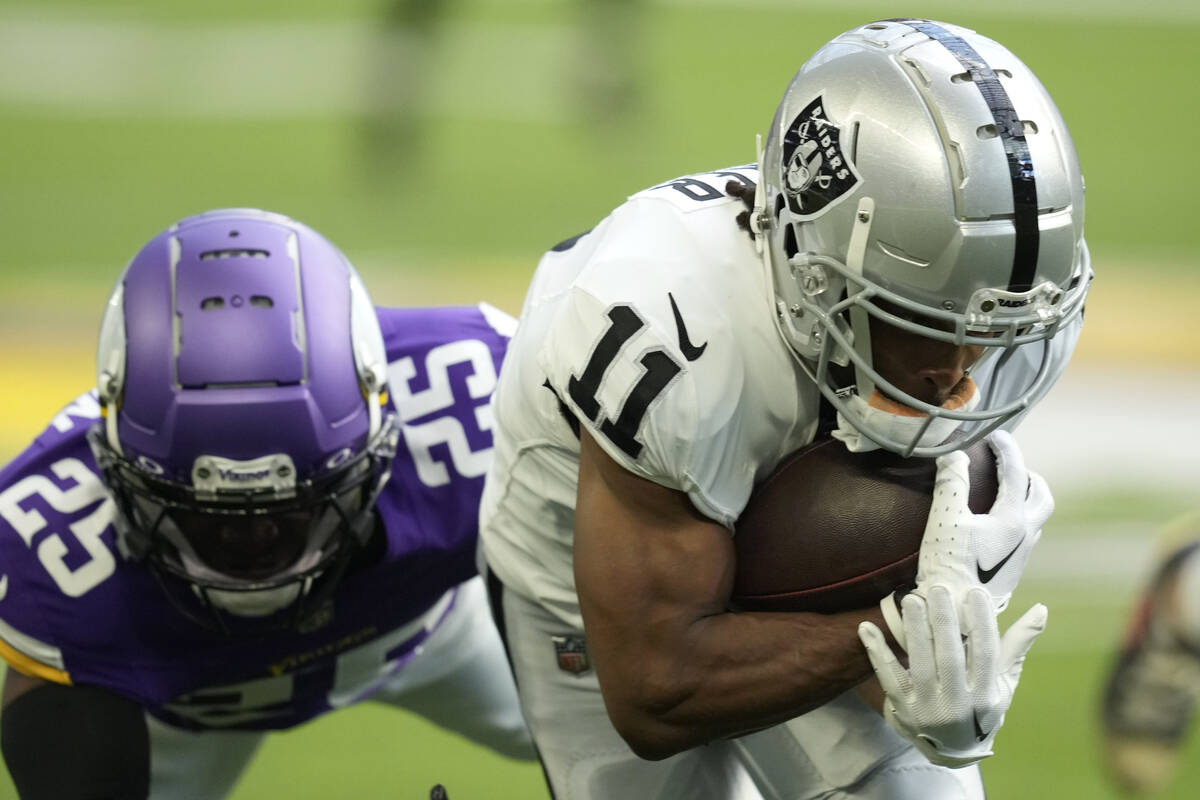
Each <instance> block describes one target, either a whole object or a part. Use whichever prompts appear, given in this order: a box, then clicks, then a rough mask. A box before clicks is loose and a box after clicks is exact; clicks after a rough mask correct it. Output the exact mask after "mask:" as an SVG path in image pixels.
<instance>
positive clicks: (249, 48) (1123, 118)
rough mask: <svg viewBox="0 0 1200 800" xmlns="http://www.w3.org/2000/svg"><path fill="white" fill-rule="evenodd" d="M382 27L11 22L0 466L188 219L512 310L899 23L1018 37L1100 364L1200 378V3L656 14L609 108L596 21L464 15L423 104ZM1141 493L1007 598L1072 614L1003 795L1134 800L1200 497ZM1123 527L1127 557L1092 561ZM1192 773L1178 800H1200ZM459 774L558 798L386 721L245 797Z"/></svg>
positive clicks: (1049, 640) (678, 8) (397, 721)
mask: <svg viewBox="0 0 1200 800" xmlns="http://www.w3.org/2000/svg"><path fill="white" fill-rule="evenodd" d="M384 5H385V4H384V3H383V2H382V1H381V0H342V1H341V2H337V3H332V2H329V1H328V0H290V2H284V0H210V1H209V2H207V3H203V4H199V3H182V2H174V1H172V0H89V2H86V3H85V2H83V0H74V2H65V1H64V0H36V2H35V1H34V0H30V2H25V3H16V2H11V0H0V381H2V384H0V390H2V391H3V394H2V396H3V398H4V400H3V408H4V412H5V413H4V414H3V415H0V461H2V460H4V459H6V458H8V457H11V456H12V455H13V454H14V453H16V452H17V451H18V450H19V449H20V448H21V447H23V446H24V444H25V443H26V442H27V441H28V439H29V438H30V436H32V435H33V434H34V433H35V432H36V431H37V430H38V429H39V428H40V427H41V426H42V425H44V424H45V422H46V420H47V419H48V417H49V416H50V414H51V413H52V412H53V410H54V409H55V408H56V407H57V406H59V405H61V404H62V403H65V402H66V401H67V400H69V399H70V398H71V397H73V396H74V395H75V394H77V393H78V392H79V391H81V390H82V389H84V388H86V387H88V386H90V385H91V382H92V377H91V370H92V368H91V359H92V350H93V347H94V336H95V329H96V325H97V324H98V321H99V317H100V312H101V308H102V305H103V302H104V299H105V297H106V295H107V292H108V290H109V288H110V286H111V283H112V281H113V279H114V278H115V277H116V275H117V273H118V272H119V270H120V269H121V267H122V266H123V265H124V264H125V262H126V261H127V260H128V258H129V257H130V256H131V255H132V253H133V252H134V250H135V249H136V247H137V246H138V245H140V244H141V243H142V242H143V241H145V240H146V239H147V238H149V237H150V236H151V235H152V234H154V233H155V232H157V231H158V230H160V229H161V228H163V227H165V226H166V225H167V224H169V223H170V222H172V221H173V220H175V219H177V218H179V217H181V216H184V215H187V214H191V213H195V212H197V211H201V210H204V209H206V208H211V207H217V206H244V205H251V206H261V207H266V208H272V209H275V210H279V211H282V212H285V213H288V214H291V215H292V216H295V217H297V218H299V219H301V220H304V221H306V222H308V223H310V224H312V225H313V226H314V227H316V228H317V229H319V230H321V231H322V232H323V233H325V234H327V235H328V236H329V237H330V238H331V239H333V240H334V241H335V242H337V243H338V244H339V245H340V246H341V247H342V248H343V249H344V250H345V251H346V253H347V254H348V255H349V256H350V258H351V259H352V260H353V261H355V263H357V264H358V265H359V267H360V269H361V270H362V271H363V273H364V276H365V279H366V281H367V283H368V286H369V287H370V288H371V289H372V291H373V294H374V297H375V299H376V301H377V302H379V303H381V304H397V305H399V304H427V303H441V302H447V303H451V302H453V303H468V302H475V301H477V300H480V299H487V300H489V301H491V302H493V303H495V304H496V305H499V306H501V307H504V308H506V309H508V310H510V311H514V312H515V311H516V310H517V309H518V308H519V304H520V298H521V296H522V294H523V291H524V287H525V283H526V281H527V279H528V277H529V275H530V273H531V271H532V269H533V266H534V263H535V261H536V259H537V256H538V254H539V253H540V251H541V250H543V249H544V248H546V247H547V246H549V245H551V244H553V243H554V242H556V241H559V240H561V239H563V238H565V237H567V236H570V235H573V234H575V233H577V232H579V231H582V230H584V229H586V228H589V227H590V226H592V225H593V224H594V223H595V222H596V221H597V220H598V219H599V218H600V217H601V216H602V215H603V214H604V213H606V212H607V211H608V210H609V209H611V208H612V207H613V206H614V205H616V204H617V203H619V202H620V201H621V200H622V198H623V197H624V196H626V195H627V194H629V193H631V192H633V191H636V190H637V189H640V188H642V187H644V186H647V185H650V184H652V183H654V182H657V181H661V180H664V179H668V178H671V177H674V176H676V175H678V174H682V173H686V172H690V171H701V170H706V169H711V168H715V167H720V166H727V165H733V164H740V163H747V162H750V161H752V160H753V159H754V135H755V134H756V133H759V132H761V131H763V130H764V129H765V128H766V125H767V123H768V122H769V121H770V117H771V114H772V113H773V111H774V108H775V105H776V103H777V101H778V96H779V94H780V92H781V91H782V89H783V88H784V86H785V85H786V83H787V81H788V79H789V78H790V76H791V74H792V72H793V71H794V70H795V69H796V67H798V66H799V64H800V63H801V62H802V61H803V59H804V58H805V57H806V55H807V54H809V53H810V52H812V50H813V49H815V48H816V47H817V46H819V45H820V44H821V43H823V42H824V41H826V40H827V39H829V38H830V37H832V36H833V35H835V34H836V33H838V32H840V31H842V30H844V29H846V28H849V27H851V26H854V25H857V24H860V23H862V22H866V21H869V20H872V19H879V18H887V17H895V16H898V15H901V14H905V15H926V16H930V17H933V18H938V19H947V20H950V21H954V22H958V23H961V24H966V25H970V26H973V27H975V28H976V29H978V30H980V31H981V32H983V33H985V34H988V35H991V36H993V37H995V38H996V39H998V40H1000V41H1002V42H1004V43H1005V44H1007V45H1008V46H1009V47H1011V48H1012V49H1013V50H1014V51H1015V52H1016V53H1017V54H1018V55H1020V56H1021V57H1023V58H1024V59H1025V60H1026V61H1027V62H1028V63H1029V64H1030V66H1032V67H1033V68H1034V69H1035V71H1037V72H1038V74H1039V76H1040V77H1041V78H1042V80H1043V82H1044V83H1045V84H1046V85H1047V87H1048V88H1049V89H1050V90H1051V92H1052V93H1053V94H1054V96H1055V98H1056V100H1057V101H1058V103H1059V106H1060V108H1061V110H1062V112H1063V114H1064V116H1065V117H1066V119H1067V121H1068V123H1069V124H1070V126H1071V131H1072V134H1073V136H1074V138H1075V142H1076V144H1077V147H1078V150H1079V154H1080V159H1081V162H1082V164H1083V167H1084V173H1085V176H1086V179H1087V190H1088V223H1087V229H1088V239H1089V242H1090V244H1091V247H1092V252H1093V258H1094V261H1095V266H1096V270H1097V273H1098V276H1099V277H1098V281H1097V284H1096V287H1095V289H1094V291H1093V294H1092V297H1091V298H1090V300H1089V305H1088V329H1087V332H1086V333H1085V336H1084V339H1083V341H1082V343H1081V346H1080V353H1079V356H1078V357H1079V359H1080V360H1081V361H1083V362H1086V363H1088V364H1090V365H1093V366H1095V367H1097V368H1100V369H1105V370H1112V371H1113V372H1114V373H1121V371H1125V370H1132V369H1134V368H1135V367H1136V366H1138V365H1140V364H1142V363H1147V362H1148V363H1151V364H1157V365H1159V366H1163V365H1167V366H1170V367H1171V368H1174V369H1185V370H1188V371H1189V372H1194V371H1195V370H1196V369H1197V367H1198V365H1200V314H1196V313H1195V311H1194V308H1193V306H1194V305H1196V304H1197V302H1200V270H1197V269H1196V268H1195V266H1196V258H1195V255H1194V254H1195V252H1196V251H1197V248H1198V246H1200V232H1198V228H1197V225H1196V224H1195V222H1194V219H1193V218H1194V216H1195V213H1196V211H1197V209H1198V206H1197V202H1196V200H1195V196H1196V193H1195V187H1196V186H1198V185H1200V157H1197V155H1196V152H1195V141H1196V136H1195V130H1196V128H1197V123H1198V122H1200V110H1198V109H1200V84H1197V83H1196V82H1195V80H1194V76H1195V74H1196V73H1197V70H1198V69H1200V51H1198V49H1197V48H1196V46H1195V42H1196V41H1197V35H1198V34H1200V6H1196V5H1195V4H1190V5H1189V4H1180V3H1176V2H1173V0H1146V1H1145V2H1142V3H1138V4H1128V3H1122V2H1118V0H1096V2H1093V3H1090V4H1088V6H1087V8H1088V11H1086V12H1084V11H1082V10H1080V9H1081V8H1082V6H1081V5H1079V4H1076V3H1071V2H1067V0H1039V1H1037V2H1035V0H1011V1H1010V2H1008V3H1005V4H1003V5H1000V4H994V5H985V4H974V5H972V6H971V7H969V8H961V7H960V6H961V4H954V3H950V2H948V1H943V2H912V3H908V4H904V5H898V4H890V3H881V2H869V1H868V0H842V2H832V0H817V2H801V0H656V1H654V2H651V1H649V0H647V2H644V3H642V4H641V6H640V7H639V9H638V11H637V13H636V14H634V15H633V17H631V19H629V20H626V21H625V23H622V24H627V27H624V28H622V27H621V25H620V24H618V23H619V22H620V21H618V23H613V25H615V26H616V27H615V30H616V31H617V36H616V39H615V40H614V41H618V42H619V44H620V46H619V47H615V48H613V49H615V50H618V51H621V52H624V53H625V55H624V56H623V57H621V58H620V59H617V60H618V62H619V63H618V64H617V66H618V67H620V64H626V65H627V66H626V67H624V68H623V69H625V70H626V72H627V73H628V74H629V75H631V76H633V80H632V82H631V84H630V85H629V86H626V87H625V89H626V93H624V94H617V96H618V97H619V98H620V104H619V107H613V106H611V105H607V104H606V103H605V101H604V98H605V97H607V96H610V95H605V94H603V93H598V92H597V90H596V89H595V86H594V84H595V81H590V80H589V75H592V74H593V73H594V72H595V71H596V69H597V64H600V65H602V64H603V63H604V61H603V57H602V56H603V54H601V55H600V56H597V53H596V46H597V45H596V41H597V37H599V36H600V35H601V33H602V31H603V30H605V29H606V28H605V26H604V24H603V23H602V22H601V23H598V22H597V19H596V18H595V17H594V16H591V17H590V16H587V14H586V13H585V11H584V10H583V9H585V8H586V7H587V4H586V3H585V2H584V1H583V0H456V2H448V3H446V5H447V6H448V7H449V11H448V13H447V16H446V18H445V19H444V20H443V21H442V24H441V25H440V26H438V27H437V28H436V30H434V31H432V34H433V39H432V40H431V41H432V44H431V45H430V46H429V48H428V51H427V59H426V60H425V61H423V62H422V63H423V64H424V67H423V69H422V71H423V73H424V74H425V75H426V79H425V80H423V81H406V80H405V79H404V77H403V76H404V74H407V72H406V71H405V70H404V69H401V68H400V67H397V66H395V64H397V63H399V62H395V61H393V62H390V63H392V64H393V67H392V68H390V69H388V68H384V67H380V66H379V62H378V60H377V59H375V58H373V57H372V55H371V54H372V53H373V52H375V51H376V49H377V47H378V42H379V40H380V38H381V37H382V34H381V33H380V31H381V23H380V19H381V18H382V16H383V13H382V10H383V8H384ZM398 35H401V36H403V33H401V34H398ZM404 91H409V92H412V93H413V96H415V97H418V98H419V99H418V100H417V101H414V102H413V103H412V108H413V109H414V113H413V115H412V117H411V118H410V119H403V118H398V117H396V116H395V115H392V114H388V113H384V112H383V111H381V108H382V107H385V106H387V105H388V104H389V103H395V102H397V101H396V98H397V97H398V96H400V95H402V93H403V92H404ZM1151 389H1153V390H1154V391H1163V390H1164V387H1161V386H1156V387H1148V390H1151ZM1165 390H1168V391H1169V386H1168V387H1165ZM1180 406H1181V409H1182V410H1183V413H1189V414H1192V415H1195V414H1197V413H1200V412H1197V411H1196V403H1195V401H1194V399H1192V398H1184V399H1181V400H1180ZM1135 413H1136V409H1130V414H1131V417H1132V415H1134V414H1135ZM1106 435H1121V433H1120V432H1108V433H1107V434H1106ZM1063 446H1064V447H1067V446H1071V443H1067V442H1064V443H1063ZM1133 478H1134V483H1135V484H1136V485H1135V486H1134V487H1133V489H1132V490H1131V491H1129V492H1127V493H1124V494H1120V495H1116V494H1115V493H1114V492H1113V489H1114V487H1111V486H1096V487H1093V491H1091V492H1090V493H1086V494H1085V493H1082V492H1077V493H1075V494H1072V495H1067V496H1063V495H1061V494H1060V495H1059V508H1060V511H1059V513H1058V515H1057V516H1056V518H1055V520H1054V521H1053V522H1052V527H1051V528H1050V529H1048V530H1047V532H1046V539H1045V542H1044V544H1043V548H1044V549H1045V548H1046V547H1047V546H1048V545H1050V544H1051V542H1052V541H1053V542H1057V543H1060V546H1059V545H1056V546H1057V547H1058V549H1054V550H1053V553H1054V554H1055V558H1052V559H1050V562H1051V563H1048V564H1047V565H1046V566H1045V567H1044V568H1040V567H1039V569H1038V570H1036V571H1035V570H1033V568H1032V567H1031V573H1030V575H1029V576H1028V578H1027V579H1026V581H1025V583H1024V584H1023V588H1022V591H1021V594H1020V595H1019V596H1018V598H1017V599H1016V600H1015V601H1014V606H1015V607H1021V608H1023V607H1024V605H1027V604H1028V603H1029V602H1032V601H1033V600H1036V599H1042V600H1045V601H1047V602H1048V603H1049V604H1050V606H1051V618H1050V627H1049V630H1048V632H1047V633H1046V635H1045V637H1044V638H1043V640H1042V641H1040V642H1039V643H1038V645H1037V646H1036V647H1035V650H1034V652H1033V654H1032V655H1031V657H1030V661H1029V668H1028V671H1027V672H1026V676H1025V677H1024V678H1023V680H1022V683H1021V686H1022V688H1021V690H1020V692H1019V693H1018V695H1017V701H1016V704H1015V705H1014V708H1013V709H1012V711H1011V713H1010V715H1009V720H1008V722H1007V724H1006V727H1005V729H1004V731H1003V732H1002V733H1001V735H1000V738H999V745H998V755H997V756H996V757H995V758H993V759H991V760H990V761H989V762H988V763H987V764H986V767H985V774H986V777H987V781H988V786H989V797H991V798H993V800H996V799H997V798H999V799H1000V800H1004V799H1005V798H1012V799H1016V798H1028V797H1033V798H1040V797H1046V798H1054V799H1055V800H1074V798H1108V797H1114V796H1115V795H1111V794H1109V793H1107V789H1106V788H1105V787H1104V785H1103V783H1102V780H1101V773H1100V764H1099V755H1098V753H1099V751H1098V749H1097V747H1096V741H1095V739H1096V732H1095V731H1096V728H1095V725H1094V722H1095V719H1096V707H1095V699H1096V691H1097V686H1098V682H1099V681H1100V679H1101V675H1102V671H1103V669H1104V668H1105V666H1106V662H1107V658H1108V656H1109V654H1110V652H1111V649H1112V647H1113V644H1114V641H1115V637H1116V635H1117V633H1118V631H1119V630H1120V628H1121V626H1122V624H1123V623H1122V620H1123V616H1124V608H1125V606H1126V604H1127V602H1128V599H1129V598H1130V597H1131V595H1132V593H1133V592H1134V590H1135V585H1136V581H1137V579H1138V577H1139V575H1140V572H1139V569H1140V565H1143V564H1144V563H1145V561H1144V554H1145V552H1146V550H1145V549H1144V546H1143V543H1144V542H1146V539H1147V537H1148V535H1149V533H1151V532H1152V531H1153V530H1154V529H1155V528H1156V527H1157V526H1158V525H1159V524H1160V523H1161V522H1163V521H1165V520H1166V518H1167V517H1168V516H1169V515H1170V514H1171V513H1173V512H1174V511H1176V510H1178V509H1180V508H1182V507H1184V506H1185V505H1186V504H1187V502H1188V500H1189V499H1190V498H1188V497H1181V496H1179V495H1178V494H1167V493H1164V492H1161V491H1158V489H1157V487H1156V485H1155V482H1154V478H1153V476H1146V477H1141V478H1140V479H1139V476H1133ZM1139 480H1140V483H1139V482H1138V481H1139ZM1101 534H1103V537H1107V538H1104V539H1103V541H1105V542H1107V543H1109V544H1112V545H1113V546H1115V547H1117V548H1118V550H1119V551H1120V552H1122V553H1128V554H1129V558H1128V559H1127V560H1126V561H1125V562H1124V563H1118V564H1117V565H1116V566H1115V567H1113V566H1112V565H1111V564H1109V563H1108V562H1103V563H1093V562H1094V561H1095V560H1094V559H1093V560H1092V561H1089V560H1088V559H1087V555H1088V554H1089V553H1094V552H1095V551H1096V550H1097V548H1098V547H1099V545H1097V544H1096V541H1098V539H1097V537H1100V536H1101ZM1146 546H1148V545H1146ZM1121 548H1124V549H1121ZM1035 561H1036V559H1035ZM1085 562H1086V563H1085ZM1080 563H1083V564H1084V566H1082V567H1079V564H1080ZM1067 567H1072V569H1073V570H1074V571H1072V570H1068V569H1067ZM1075 567H1079V568H1078V569H1075ZM1193 745H1194V743H1193ZM1191 752H1192V754H1193V759H1192V760H1193V761H1197V758H1196V757H1197V756H1200V752H1197V750H1196V747H1195V746H1193V747H1192V748H1191ZM1198 766H1200V765H1197V764H1193V765H1192V766H1191V767H1190V769H1189V770H1187V774H1186V775H1185V777H1184V778H1183V779H1181V780H1180V781H1179V782H1177V784H1176V786H1175V787H1173V790H1172V792H1171V793H1168V794H1167V795H1164V796H1168V797H1176V798H1183V797H1192V796H1194V793H1195V788H1194V787H1195V785H1196V782H1197V781H1200V768H1198ZM4 780H5V776H4V775H3V774H0V798H6V797H10V796H12V790H11V787H10V786H9V785H7V784H6V783H4ZM439 781H440V782H443V783H445V784H447V786H448V787H449V788H450V790H451V797H452V798H454V800H481V799H482V798H488V799H489V800H503V799H504V798H538V797H543V796H544V790H543V789H542V788H541V784H540V776H539V773H538V771H537V770H536V768H533V767H530V766H528V765H515V764H512V763H509V762H505V761H503V760H501V759H497V758H494V757H491V756H489V755H488V754H486V753H481V752H479V751H478V750H475V749H473V748H470V747H467V746H464V745H463V744H461V743H460V742H457V741H455V740H453V739H449V738H447V737H446V736H445V735H444V734H441V733H439V732H438V731H436V730H431V729H429V728H428V726H426V725H424V724H423V723H421V722H419V721H416V720H411V719H408V718H404V717H402V715H400V714H397V713H394V712H392V711H390V710H387V709H376V708H372V707H370V706H365V707H361V708H356V709H353V710H350V711H347V712H343V713H339V714H336V715H333V716H330V717H327V718H325V719H322V720H320V721H318V722H316V723H314V724H312V725H309V726H307V727H305V728H303V729H301V730H298V731H295V732H292V733H288V734H286V735H282V736H279V737H276V738H275V739H273V740H271V741H270V742H269V743H268V745H267V746H266V747H265V748H264V751H263V753H262V755H261V757H260V758H259V760H258V761H257V762H256V763H255V765H254V766H253V767H252V769H251V771H250V773H249V774H248V776H247V778H246V780H245V782H244V783H243V785H242V786H241V788H240V789H239V792H238V794H237V795H236V796H237V797H238V798H240V799H241V800H248V798H258V797H293V798H314V799H316V798H320V799H321V800H326V798H331V797H364V798H421V797H423V796H425V793H427V791H428V788H429V786H430V785H432V784H433V783H434V782H439Z"/></svg>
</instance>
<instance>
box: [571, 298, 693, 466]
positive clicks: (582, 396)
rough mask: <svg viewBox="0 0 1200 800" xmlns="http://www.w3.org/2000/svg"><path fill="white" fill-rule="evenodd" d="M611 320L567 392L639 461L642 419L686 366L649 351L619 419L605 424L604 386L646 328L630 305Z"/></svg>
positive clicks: (617, 309) (612, 312)
mask: <svg viewBox="0 0 1200 800" xmlns="http://www.w3.org/2000/svg"><path fill="white" fill-rule="evenodd" d="M608 318H609V320H610V322H611V324H610V325H609V326H608V329H607V330H605V332H604V335H603V336H601V337H600V341H598V342H597V343H596V347H595V349H594V350H592V354H591V355H590V356H588V362H587V364H586V365H585V366H584V368H583V374H582V375H578V376H576V375H574V374H572V375H571V379H570V380H569V381H568V382H567V392H568V393H569V394H570V395H571V399H572V400H574V401H575V404H576V405H577V406H579V409H580V410H581V411H582V412H583V413H584V414H586V415H587V417H588V419H590V420H591V421H592V422H594V423H597V424H598V425H599V428H600V432H601V433H602V434H604V435H605V436H607V437H608V439H609V440H610V441H611V442H612V443H613V444H615V445H616V446H617V447H619V448H621V450H622V451H624V452H625V453H627V454H628V455H629V457H630V458H637V457H638V454H639V453H641V451H642V443H641V442H639V441H638V440H637V432H638V428H639V427H640V426H641V424H642V418H643V417H644V416H646V411H647V410H648V409H649V408H650V404H651V403H653V402H654V399H655V398H656V397H658V396H659V395H660V394H662V391H663V390H664V389H666V388H667V386H668V385H669V384H670V383H671V381H672V380H674V379H675V376H676V375H678V374H679V372H680V370H681V369H682V367H680V366H679V364H678V363H676V361H675V359H673V358H671V356H670V355H668V354H667V352H666V351H665V350H663V349H662V348H661V347H654V348H651V349H650V350H647V351H646V352H645V353H643V354H642V357H641V358H640V359H638V363H639V364H641V365H642V367H643V369H644V370H645V371H644V372H643V373H642V375H641V377H640V378H638V381H637V383H636V384H634V387H633V389H632V390H630V392H629V394H628V395H627V396H626V398H625V401H624V402H623V403H622V404H621V408H620V409H619V410H618V411H617V415H616V419H615V420H614V419H611V418H605V419H603V420H602V421H601V419H600V417H601V416H602V415H601V408H600V401H599V400H597V399H596V393H597V392H598V391H599V390H600V384H601V382H602V381H603V380H604V376H605V375H606V374H607V372H608V368H609V367H610V366H611V365H612V363H613V361H614V360H615V359H616V357H617V355H618V354H619V353H620V352H621V350H622V349H624V347H625V345H626V343H628V342H629V340H630V339H632V338H633V336H634V334H636V333H637V332H638V331H640V330H641V329H642V328H644V327H645V325H646V323H645V322H644V321H643V320H642V318H641V317H639V316H638V313H637V312H636V311H634V310H633V307H632V306H628V305H616V306H613V307H612V308H610V309H609V310H608Z"/></svg>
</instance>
